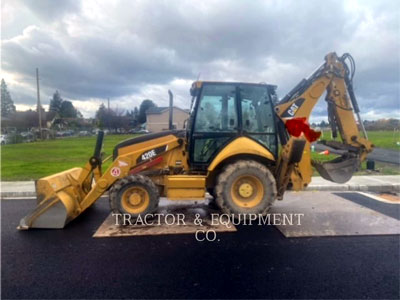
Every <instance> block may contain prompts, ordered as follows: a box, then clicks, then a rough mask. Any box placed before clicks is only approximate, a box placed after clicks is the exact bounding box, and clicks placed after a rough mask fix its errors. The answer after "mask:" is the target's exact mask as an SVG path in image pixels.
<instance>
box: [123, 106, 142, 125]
mask: <svg viewBox="0 0 400 300" xmlns="http://www.w3.org/2000/svg"><path fill="white" fill-rule="evenodd" d="M126 117H127V118H128V119H129V126H130V127H131V128H135V127H136V126H138V125H139V120H138V119H139V109H138V108H137V107H136V106H135V108H134V109H133V110H131V111H127V112H126Z"/></svg>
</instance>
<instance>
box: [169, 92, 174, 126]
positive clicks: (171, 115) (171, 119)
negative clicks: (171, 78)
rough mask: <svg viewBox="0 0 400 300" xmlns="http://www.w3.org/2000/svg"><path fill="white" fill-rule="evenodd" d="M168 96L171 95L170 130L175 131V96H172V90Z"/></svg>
mask: <svg viewBox="0 0 400 300" xmlns="http://www.w3.org/2000/svg"><path fill="white" fill-rule="evenodd" d="M168 95H169V126H168V129H169V130H173V129H175V128H174V122H173V118H174V95H173V94H172V92H171V91H170V90H168Z"/></svg>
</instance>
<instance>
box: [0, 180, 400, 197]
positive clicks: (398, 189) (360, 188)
mask: <svg viewBox="0 0 400 300" xmlns="http://www.w3.org/2000/svg"><path fill="white" fill-rule="evenodd" d="M304 191H305V192H316V191H323V192H344V191H352V192H375V193H400V184H386V185H364V184H359V185H346V184H343V185H331V186H329V185H310V186H308V187H307V188H306V189H305V190H304ZM104 195H107V192H106V193H104ZM104 195H103V196H104ZM17 197H32V198H36V193H35V192H33V191H30V192H2V193H1V199H7V198H17Z"/></svg>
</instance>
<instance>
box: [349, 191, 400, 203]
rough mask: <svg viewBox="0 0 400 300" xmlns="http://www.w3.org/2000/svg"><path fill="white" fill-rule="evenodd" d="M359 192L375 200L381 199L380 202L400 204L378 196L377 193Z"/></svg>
mask: <svg viewBox="0 0 400 300" xmlns="http://www.w3.org/2000/svg"><path fill="white" fill-rule="evenodd" d="M357 193H359V194H361V195H364V196H366V197H369V198H372V199H374V200H377V201H380V202H385V203H391V204H400V203H399V202H393V201H389V200H386V199H384V198H382V197H379V196H376V195H372V194H368V193H364V192H357Z"/></svg>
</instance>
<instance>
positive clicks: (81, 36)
mask: <svg viewBox="0 0 400 300" xmlns="http://www.w3.org/2000/svg"><path fill="white" fill-rule="evenodd" d="M399 11H400V1H398V0H393V1H320V0H318V1H305V0H304V1H256V0H251V1H241V0H230V1H223V0H222V1H221V0H218V1H173V0H166V1H157V0H151V1H150V0H147V1H122V0H113V1H98V0H84V1H83V0H82V1H78V0H62V1H54V0H2V4H1V17H2V18H1V20H2V37H1V39H2V47H1V48H2V49H1V50H2V72H1V77H3V78H4V79H5V80H6V82H7V84H8V87H9V91H10V93H11V96H12V98H13V100H14V102H15V104H16V106H17V109H19V110H25V109H28V108H30V107H32V108H34V107H35V103H36V81H35V68H36V67H38V68H39V70H40V84H41V96H42V97H41V99H42V104H43V105H44V106H45V107H46V108H47V106H48V104H49V101H50V98H51V96H52V94H53V93H54V91H55V90H59V91H60V93H61V95H62V97H63V98H64V99H68V100H71V101H72V102H73V104H74V105H75V106H76V107H77V108H78V109H79V110H80V111H81V112H82V113H83V114H84V116H85V117H93V116H94V113H95V111H96V110H97V108H98V106H99V105H100V103H102V102H104V103H106V99H107V98H110V99H111V106H112V107H114V108H116V107H118V108H119V109H133V108H134V107H135V106H138V105H139V104H140V102H141V101H142V100H143V99H146V98H148V99H152V100H153V101H155V102H156V103H157V104H158V105H159V106H166V105H167V103H168V94H167V90H168V89H171V90H172V91H173V92H174V94H175V104H176V105H177V106H180V107H182V108H187V107H189V105H190V96H189V88H190V85H191V83H192V82H193V81H194V80H196V78H197V77H198V76H199V74H200V79H202V80H225V81H227V80H232V81H249V82H267V83H271V84H276V85H278V94H279V96H280V97H283V96H284V95H285V93H286V92H288V91H289V90H290V89H291V88H292V87H293V86H294V85H296V84H297V82H298V81H300V79H301V78H303V77H306V76H308V75H309V73H311V72H312V71H313V70H314V69H315V68H316V67H317V66H318V65H320V63H321V62H322V61H323V58H324V56H325V54H327V53H328V52H331V51H336V52H337V53H338V54H339V55H341V54H342V53H344V52H349V53H351V54H352V55H353V57H354V58H355V60H356V65H357V71H356V75H355V78H354V84H355V92H356V95H357V97H358V100H359V104H360V108H361V110H362V115H363V117H364V118H366V119H379V118H388V117H396V118H398V117H399V116H400V102H399V101H400V100H399V85H400V80H399V72H400V66H399V61H400V45H399V43H400V23H399V20H400V15H399ZM325 107H326V103H325V101H323V100H322V99H321V101H320V104H319V105H318V107H317V109H316V110H315V112H314V114H313V117H314V118H313V120H321V118H322V116H323V115H325Z"/></svg>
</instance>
